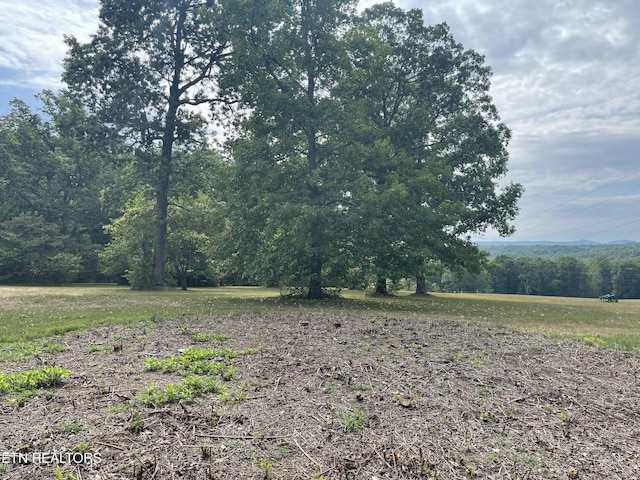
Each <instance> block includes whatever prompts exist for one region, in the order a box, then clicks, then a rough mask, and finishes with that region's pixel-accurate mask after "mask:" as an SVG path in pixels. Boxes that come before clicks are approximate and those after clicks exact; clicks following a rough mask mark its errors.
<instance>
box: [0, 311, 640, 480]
mask: <svg viewBox="0 0 640 480" xmlns="http://www.w3.org/2000/svg"><path fill="white" fill-rule="evenodd" d="M426 301H427V302H428V300H426ZM439 301H442V299H440V300H439ZM448 301H449V308H448V309H447V308H445V307H444V306H443V305H444V304H438V305H439V306H438V307H437V308H435V307H434V308H433V310H432V311H431V312H429V311H428V310H426V309H425V311H424V312H423V313H422V314H420V315H417V314H416V312H415V311H406V312H402V311H395V312H394V311H386V312H381V311H379V310H378V311H376V310H371V311H366V309H365V308H364V305H360V307H361V308H358V309H352V310H351V311H347V310H345V308H344V305H341V308H340V309H331V308H328V309H325V310H324V311H323V310H322V309H315V310H313V309H307V308H298V309H297V310H296V309H295V308H293V307H291V305H289V306H287V308H283V309H282V311H280V312H278V311H275V310H277V309H276V308H275V307H274V306H275V305H276V303H277V301H276V300H274V301H273V302H274V303H272V304H270V305H271V306H270V307H269V308H265V311H264V312H263V313H259V312H251V311H248V310H251V309H250V308H248V309H247V311H241V312H238V311H236V312H235V313H232V314H229V313H221V312H219V313H209V314H204V313H197V314H189V315H172V316H170V317H167V318H164V319H150V320H148V321H146V322H144V323H140V322H138V323H134V324H103V325H99V326H95V327H93V328H91V329H90V330H81V331H77V332H69V333H67V334H65V335H59V336H56V337H53V338H51V339H50V340H48V341H47V342H46V343H45V345H44V346H42V348H41V349H40V350H39V351H38V353H37V354H36V355H31V356H27V357H25V358H18V357H17V356H16V358H15V359H13V360H11V361H5V362H3V363H1V364H0V370H1V371H3V372H4V373H5V374H6V375H10V374H16V375H17V374H19V373H20V372H24V371H27V370H42V369H45V368H47V367H50V366H52V365H55V366H58V367H61V368H63V369H67V370H69V372H70V373H69V376H68V377H67V378H65V379H64V381H63V383H61V384H60V385H58V386H56V387H51V388H46V389H42V390H39V391H38V394H37V395H35V396H28V395H24V394H23V392H18V391H16V392H8V393H5V394H4V395H3V398H2V399H1V402H0V413H1V415H0V455H2V457H0V458H1V459H2V463H0V477H1V478H3V479H26V478H28V479H56V478H61V479H173V478H175V479H178V478H179V479H239V478H253V479H320V478H325V479H327V480H328V479H351V478H352V479H371V480H373V479H401V478H405V479H420V478H424V479H460V478H470V479H471V478H490V479H525V478H529V479H567V478H579V479H605V478H606V479H634V478H640V407H639V405H640V387H639V385H640V357H639V356H638V355H637V354H635V353H629V352H621V351H613V350H608V349H604V348H601V347H600V346H598V345H597V343H598V342H597V341H595V340H594V341H591V342H587V343H595V345H593V344H592V345H589V344H587V343H585V342H584V341H581V342H578V341H573V340H571V339H568V338H562V339H560V338H557V337H549V336H542V335H539V334H537V333H533V332H530V333H519V332H517V331H515V330H514V329H513V328H505V327H503V326H500V325H495V323H496V322H495V321H493V320H492V319H486V318H485V319H484V321H482V322H476V321H473V322H471V321H466V320H465V319H463V318H461V317H467V319H469V320H471V318H468V317H469V315H470V312H472V311H473V309H471V308H469V307H468V306H467V309H466V310H464V313H463V310H461V308H462V307H460V305H459V302H458V300H455V301H454V300H448ZM456 302H457V303H456ZM476 304H477V302H476V303H474V305H476ZM487 305H488V306H487V310H486V311H490V310H491V309H490V308H489V304H487ZM21 308H22V307H21ZM474 308H479V307H478V306H477V305H476V307H474ZM491 308H498V306H493V307H491ZM504 308H506V307H504ZM504 308H503V309H502V310H499V311H500V312H504V311H507V310H504ZM509 308H511V309H515V308H516V307H515V306H513V305H512V306H510V307H509ZM528 308H529V309H530V310H531V307H530V306H529V307H528ZM539 308H540V309H543V308H544V303H543V302H541V303H540V306H539ZM549 308H550V307H549ZM567 308H575V309H577V308H579V306H573V307H572V306H571V305H568V306H567ZM597 308H601V307H600V306H597ZM622 308H629V307H622ZM456 309H457V310H456ZM445 310H446V311H449V314H445V313H444V312H445ZM513 311H514V312H515V311H516V310H513ZM544 311H545V310H543V312H544ZM478 312H480V310H478ZM478 312H477V313H474V314H473V317H474V319H475V318H478V319H479V320H482V318H480V317H481V315H480V313H481V312H480V313H478ZM547 312H548V311H547ZM500 315H502V313H500ZM514 315H515V313H514ZM531 316H532V317H534V316H535V317H536V318H537V317H539V316H540V313H539V312H535V313H534V312H531ZM536 321H537V320H536ZM536 328H538V327H536ZM571 332H572V330H571V329H569V330H568V333H571ZM585 332H586V330H580V335H584V334H585ZM594 338H595V337H594ZM16 345H17V344H16ZM11 348H12V347H11V344H8V345H5V346H4V347H3V352H4V353H3V356H4V357H5V358H8V357H9V355H8V354H9V353H10V352H11ZM17 348H18V347H17V346H16V349H17ZM92 459H93V460H94V461H93V463H92V462H91V460H92Z"/></svg>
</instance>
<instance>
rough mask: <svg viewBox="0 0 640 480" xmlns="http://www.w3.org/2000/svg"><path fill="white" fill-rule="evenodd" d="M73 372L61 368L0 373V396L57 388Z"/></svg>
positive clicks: (52, 367) (53, 367)
mask: <svg viewBox="0 0 640 480" xmlns="http://www.w3.org/2000/svg"><path fill="white" fill-rule="evenodd" d="M70 373H71V372H70V371H69V370H65V369H63V368H60V367H55V366H51V367H47V368H43V369H41V370H26V371H24V372H19V373H13V374H11V375H6V374H4V373H0V395H3V394H5V393H11V392H20V391H25V390H37V389H41V388H51V387H56V386H58V385H59V384H60V383H62V380H63V379H64V378H65V377H68V376H69V374H70Z"/></svg>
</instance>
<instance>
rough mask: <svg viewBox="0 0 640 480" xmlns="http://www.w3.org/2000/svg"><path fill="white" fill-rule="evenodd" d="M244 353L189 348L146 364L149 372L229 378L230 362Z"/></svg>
mask: <svg viewBox="0 0 640 480" xmlns="http://www.w3.org/2000/svg"><path fill="white" fill-rule="evenodd" d="M243 353H245V352H237V351H234V350H229V349H225V350H214V349H195V348H187V349H186V350H185V351H184V353H182V354H181V355H172V356H170V357H168V358H164V359H162V360H157V359H155V358H146V359H145V362H146V364H147V369H148V370H152V371H156V370H161V371H162V372H163V373H178V374H181V375H187V374H189V373H194V374H200V375H212V376H215V375H223V376H225V377H228V376H229V375H228V373H226V374H225V372H227V370H228V369H229V368H233V367H230V366H229V364H228V362H229V361H230V360H232V359H233V358H235V357H237V356H238V355H242V354H243ZM219 359H220V360H219ZM210 360H212V361H210ZM231 376H233V375H231ZM225 379H227V378H225Z"/></svg>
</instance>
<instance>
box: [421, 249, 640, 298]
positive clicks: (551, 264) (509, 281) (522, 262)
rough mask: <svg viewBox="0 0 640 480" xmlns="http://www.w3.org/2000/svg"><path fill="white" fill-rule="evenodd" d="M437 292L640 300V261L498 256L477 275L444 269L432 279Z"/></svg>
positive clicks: (603, 258)
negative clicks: (603, 297) (614, 297)
mask: <svg viewBox="0 0 640 480" xmlns="http://www.w3.org/2000/svg"><path fill="white" fill-rule="evenodd" d="M431 281H432V286H431V288H432V289H434V290H442V291H449V292H455V291H466V292H491V293H506V294H521V295H551V296H566V297H599V296H601V295H604V294H609V293H611V294H614V295H616V296H617V297H619V298H640V260H638V259H637V258H628V259H626V260H610V259H608V258H606V257H599V258H597V259H595V260H592V261H590V262H587V261H583V260H580V259H577V258H575V257H572V256H562V257H558V258H554V259H548V258H541V257H519V258H513V257H509V256H506V255H499V256H497V257H495V258H494V259H493V260H491V261H490V262H489V263H488V264H487V268H486V270H484V271H483V272H478V273H470V272H467V271H452V270H448V269H445V268H443V269H442V270H441V271H440V272H439V273H438V275H434V276H433V277H431Z"/></svg>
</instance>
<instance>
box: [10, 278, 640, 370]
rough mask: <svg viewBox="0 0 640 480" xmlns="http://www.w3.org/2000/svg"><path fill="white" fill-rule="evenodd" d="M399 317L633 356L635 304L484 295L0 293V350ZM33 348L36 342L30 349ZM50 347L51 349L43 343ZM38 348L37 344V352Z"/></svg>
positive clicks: (79, 289) (113, 289)
mask: <svg viewBox="0 0 640 480" xmlns="http://www.w3.org/2000/svg"><path fill="white" fill-rule="evenodd" d="M273 312H281V313H285V312H286V313H292V312H293V313H296V312H299V313H317V314H320V313H323V312H330V313H338V314H342V315H345V316H346V317H348V315H350V314H356V313H357V314H364V315H371V316H372V318H373V317H375V316H376V315H377V314H382V313H387V314H394V313H395V314H401V315H402V316H403V317H410V318H413V319H415V320H418V321H430V320H451V321H468V322H481V323H486V324H492V325H501V326H505V327H508V328H511V329H515V330H518V331H526V332H533V333H542V334H546V335H552V336H559V337H563V338H564V337H566V338H572V339H581V340H583V341H585V339H587V340H586V341H587V343H592V344H594V345H598V346H606V347H611V348H616V349H622V350H638V351H640V315H639V314H640V301H635V300H626V301H625V300H622V301H620V302H619V303H602V302H600V301H598V300H597V299H584V298H564V297H533V296H522V295H491V294H434V295H429V296H425V297H416V296H414V295H410V294H409V292H403V293H401V294H400V295H398V296H394V297H388V298H380V297H369V296H366V295H365V294H364V293H363V292H360V291H345V292H342V295H341V297H340V298H337V299H332V300H323V301H307V300H300V299H296V298H283V297H281V296H280V291H279V290H277V289H265V288H257V287H221V288H207V289H193V290H189V291H186V292H183V291H180V290H169V291H163V292H138V291H132V290H130V289H129V288H127V287H119V286H109V285H85V286H72V287H0V342H1V343H4V344H11V345H5V347H2V348H3V350H4V352H5V354H4V355H0V359H7V358H11V355H8V351H7V349H9V350H11V351H12V352H13V353H14V354H15V355H16V356H21V355H26V354H27V352H29V351H31V350H33V349H34V348H35V349H38V348H42V347H34V345H35V344H34V343H33V342H32V340H36V339H43V338H46V337H51V336H53V335H57V334H62V333H66V332H69V331H75V330H82V329H86V328H90V327H92V326H95V325H98V324H102V323H138V322H143V321H147V320H149V319H151V318H171V317H177V316H182V315H212V314H217V315H220V314H222V315H234V314H242V313H273ZM36 343H38V342H36ZM49 343H51V342H49ZM41 345H44V344H41Z"/></svg>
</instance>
